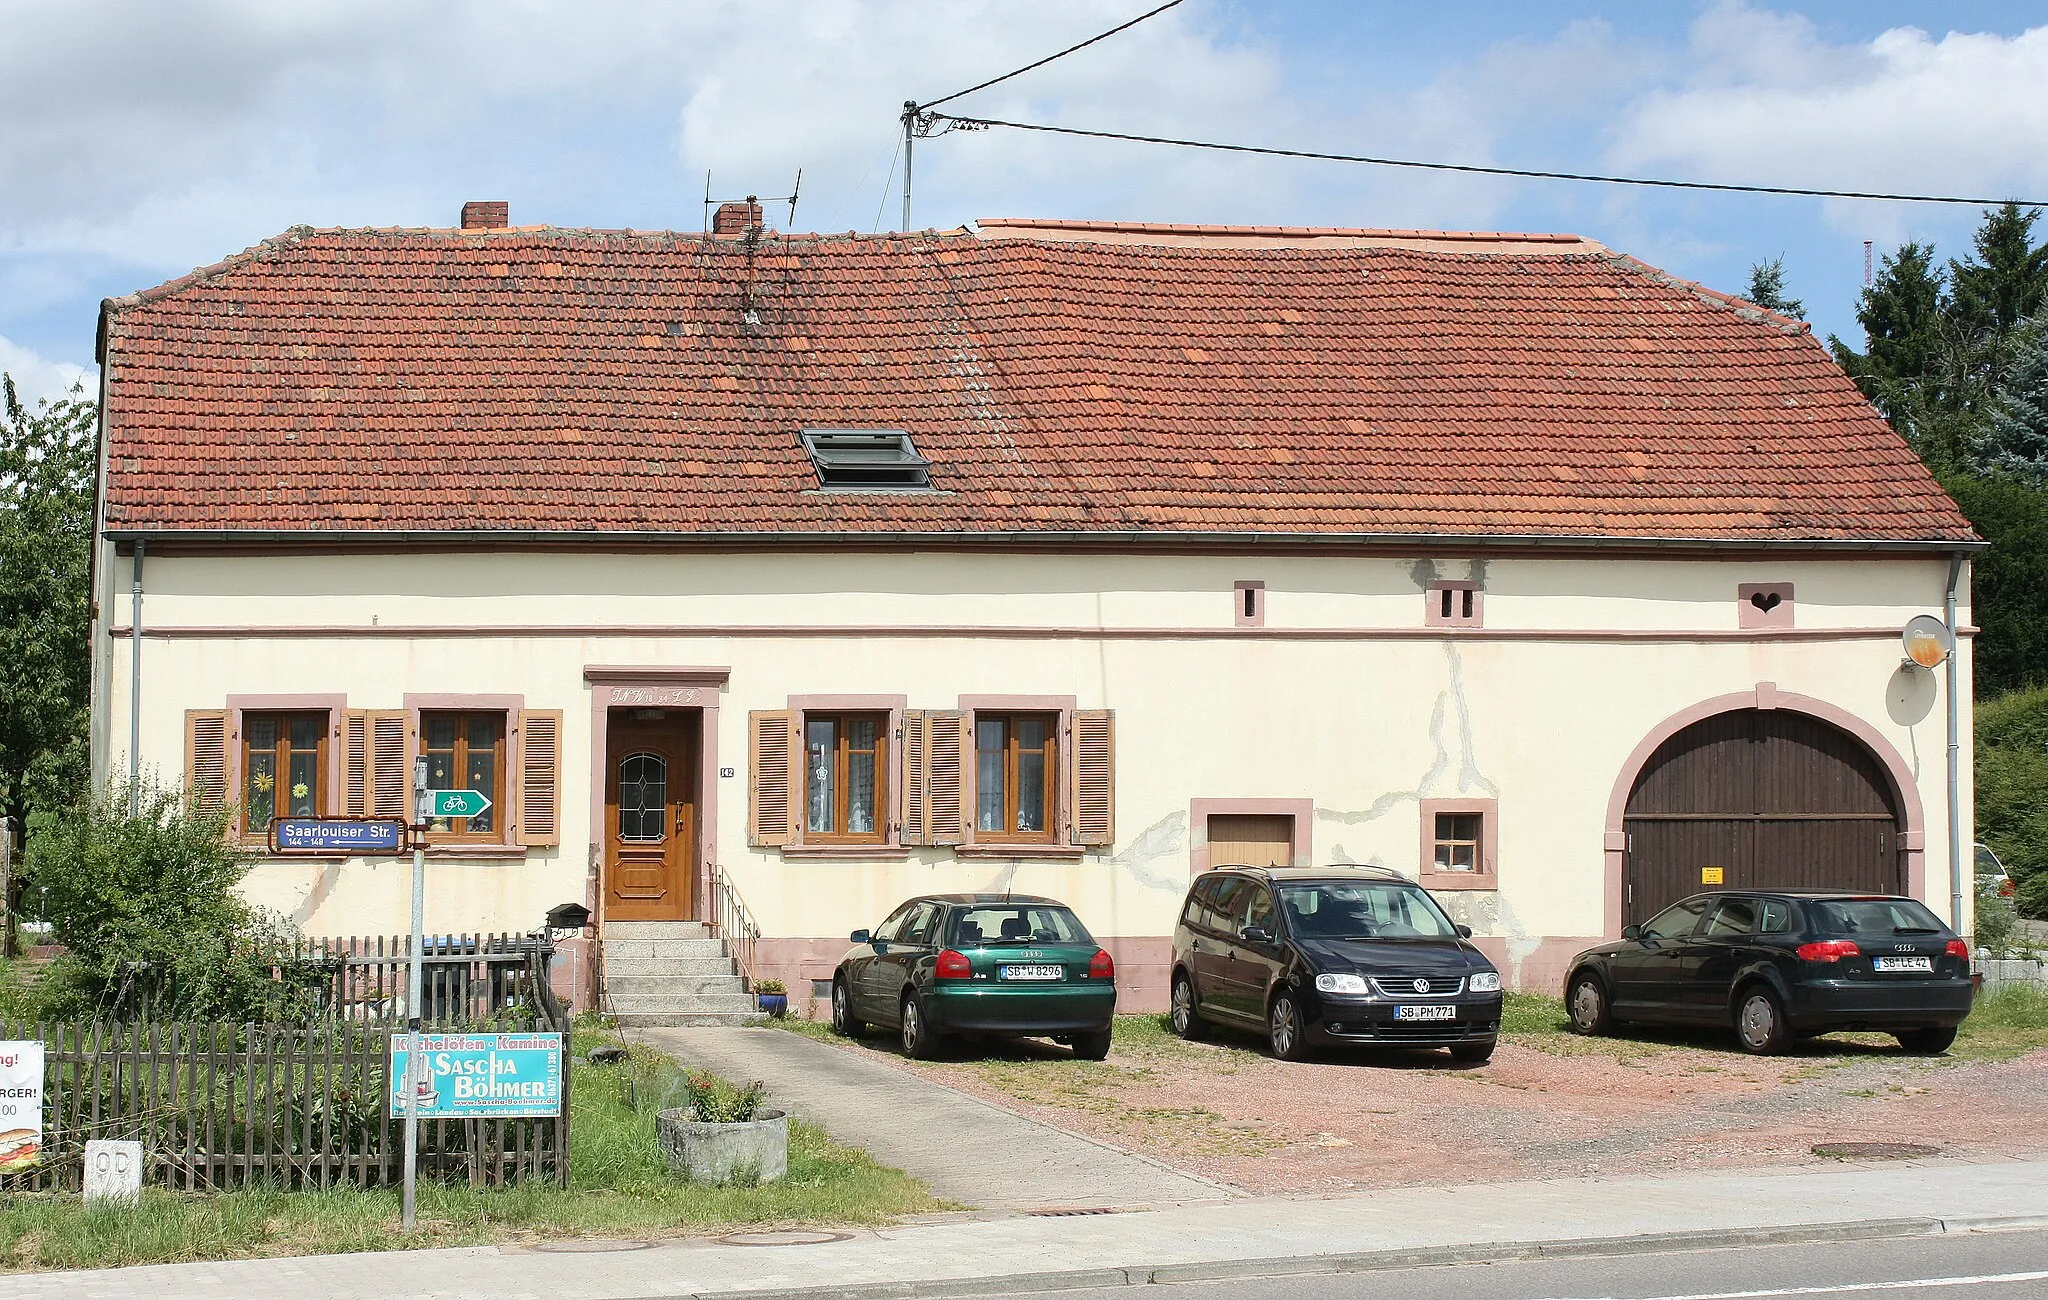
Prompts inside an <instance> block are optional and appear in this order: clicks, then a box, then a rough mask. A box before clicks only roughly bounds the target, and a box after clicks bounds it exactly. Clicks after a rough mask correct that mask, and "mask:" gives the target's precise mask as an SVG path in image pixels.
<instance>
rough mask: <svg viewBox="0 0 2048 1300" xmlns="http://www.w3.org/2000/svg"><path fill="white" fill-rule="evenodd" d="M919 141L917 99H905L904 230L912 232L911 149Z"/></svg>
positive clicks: (906, 232)
mask: <svg viewBox="0 0 2048 1300" xmlns="http://www.w3.org/2000/svg"><path fill="white" fill-rule="evenodd" d="M916 141H917V101H916V100H914V99H906V100H904V101H903V227H902V229H903V232H904V233H905V234H908V233H910V151H911V149H912V148H913V147H914V146H915V144H916Z"/></svg>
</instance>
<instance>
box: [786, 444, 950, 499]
mask: <svg viewBox="0 0 2048 1300" xmlns="http://www.w3.org/2000/svg"><path fill="white" fill-rule="evenodd" d="M802 436H803V443H804V450H805V451H806V452H807V453H809V454H810V457H811V464H812V465H814V466H816V467H817V470H818V486H819V487H821V488H825V489H827V490H830V491H839V492H921V491H930V490H931V486H932V476H931V462H930V461H928V460H926V459H925V458H924V457H922V456H920V455H918V454H917V448H916V447H914V446H912V445H911V442H910V435H909V434H908V433H905V432H904V431H903V430H901V429H805V430H804V431H803V435H802Z"/></svg>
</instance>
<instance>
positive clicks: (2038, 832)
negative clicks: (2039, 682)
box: [1976, 687, 2048, 917]
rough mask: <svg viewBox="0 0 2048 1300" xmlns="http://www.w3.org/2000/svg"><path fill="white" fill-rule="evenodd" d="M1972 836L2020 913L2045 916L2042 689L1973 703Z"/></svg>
mask: <svg viewBox="0 0 2048 1300" xmlns="http://www.w3.org/2000/svg"><path fill="white" fill-rule="evenodd" d="M1976 769H1977V771H1976V784H1977V837H1978V838H1979V839H1981V840H1983V841H1984V843H1986V844H1988V845H1990V846H1991V850H1992V852H1994V853H1996V854H1997V855H1998V857H1999V860H2000V861H2002V862H2004V863H2005V869H2006V871H2007V872H2008V873H2010V874H2011V876H2012V879H2013V884H2014V886H2015V888H2016V891H2017V900H2016V901H2017V902H2018V904H2019V913H2020V915H2021V916H2031V917H2048V687H2036V688H2034V689H2032V690H2024V691H2014V692H2012V693H2011V694H2009V695H2001V696H1999V697H1998V698H1997V699H1993V700H1983V701H1980V702H1979V703H1978V705H1977V744H1976Z"/></svg>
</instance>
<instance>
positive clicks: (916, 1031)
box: [903, 993, 939, 1061]
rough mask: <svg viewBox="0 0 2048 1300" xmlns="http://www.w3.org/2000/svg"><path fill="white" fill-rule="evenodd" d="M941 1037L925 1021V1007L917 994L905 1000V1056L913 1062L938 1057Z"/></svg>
mask: <svg viewBox="0 0 2048 1300" xmlns="http://www.w3.org/2000/svg"><path fill="white" fill-rule="evenodd" d="M938 1052H939V1036H938V1035H937V1034H935V1033H933V1032H932V1027H931V1025H930V1024H928V1023H927V1022H926V1021H925V1018H924V1006H923V1004H922V1003H920V1002H919V1001H918V1000H917V995H916V994H914V993H913V994H911V995H909V996H908V997H905V998H904V999H903V1054H904V1055H905V1056H907V1057H909V1058H910V1059H911V1060H913V1061H929V1060H931V1059H932V1057H934V1056H936V1055H938Z"/></svg>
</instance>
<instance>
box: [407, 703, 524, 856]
mask: <svg viewBox="0 0 2048 1300" xmlns="http://www.w3.org/2000/svg"><path fill="white" fill-rule="evenodd" d="M420 754H421V755H422V756H423V757H424V758H425V759H426V760H427V789H429V790H475V791H477V792H478V793H480V794H482V795H483V796H484V797H485V798H487V799H489V800H490V801H491V806H490V807H488V808H486V809H485V810H484V811H483V812H481V813H479V814H478V815H477V816H475V817H442V818H437V819H436V820H434V821H432V822H429V823H428V824H427V835H428V836H429V838H431V839H433V840H435V841H437V842H444V843H462V842H475V843H497V842H498V841H499V840H501V839H503V838H504V837H503V835H502V833H501V829H500V828H501V827H502V825H503V822H502V821H501V818H503V816H504V815H505V812H506V807H505V715H504V714H503V713H502V712H496V711H485V712H473V713H456V712H440V711H424V710H423V711H422V712H421V713H420Z"/></svg>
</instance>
